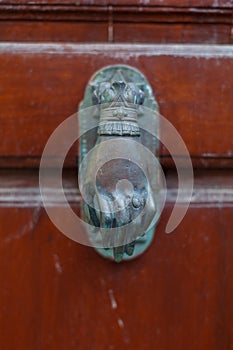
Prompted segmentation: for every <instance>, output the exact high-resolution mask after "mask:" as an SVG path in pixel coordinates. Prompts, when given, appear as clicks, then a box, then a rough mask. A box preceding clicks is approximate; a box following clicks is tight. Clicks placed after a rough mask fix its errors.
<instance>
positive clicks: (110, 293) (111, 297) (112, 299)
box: [108, 289, 117, 309]
mask: <svg viewBox="0 0 233 350" xmlns="http://www.w3.org/2000/svg"><path fill="white" fill-rule="evenodd" d="M108 294H109V298H110V302H111V306H112V309H116V308H117V302H116V299H115V297H114V294H113V290H112V289H109V290H108Z"/></svg>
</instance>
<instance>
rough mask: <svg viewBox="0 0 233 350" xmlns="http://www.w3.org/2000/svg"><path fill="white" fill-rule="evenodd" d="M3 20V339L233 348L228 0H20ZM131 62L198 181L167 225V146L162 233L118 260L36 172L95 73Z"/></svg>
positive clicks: (68, 184) (170, 196)
mask: <svg viewBox="0 0 233 350" xmlns="http://www.w3.org/2000/svg"><path fill="white" fill-rule="evenodd" d="M0 19H1V21H0V40H1V42H0V101H1V110H0V140H1V142H0V178H1V180H0V281H1V283H0V348H1V350H11V349H17V350H27V349H33V350H34V349H43V350H47V349H50V350H51V349H59V350H63V349H69V350H73V349H75V350H76V349H81V350H90V349H91V350H92V349H96V350H102V349H103V350H105V349H106V350H107V349H108V350H114V349H140V350H147V349H148V350H151V349H159V350H171V349H172V350H186V349H188V350H192V349H193V350H194V349H195V350H196V349H198V350H202V349H203V350H204V349H205V350H206V349H211V350H223V349H224V350H226V349H231V348H232V347H233V301H232V294H233V258H232V252H233V236H232V233H233V221H232V214H233V211H232V205H233V181H232V174H233V172H232V168H233V161H232V154H233V153H232V152H233V144H232V135H233V134H232V130H233V116H232V110H233V94H232V85H233V84H232V83H233V60H232V58H233V48H232V45H231V44H232V3H231V1H229V0H221V1H217V2H216V1H214V0H206V1H203V0H193V1H189V2H187V1H184V0H180V1H178V0H164V1H156V0H148V1H140V0H127V1H123V0H111V1H110V0H109V1H107V0H106V1H104V0H97V1H95V2H93V1H88V0H81V1H79V2H77V1H72V0H52V1H49V2H46V1H42V0H36V1H34V2H30V1H27V0H12V1H1V4H0ZM122 63H123V64H129V65H131V66H134V67H136V68H138V69H139V70H140V71H141V72H142V73H143V74H145V76H146V77H147V78H148V80H149V82H150V84H151V85H152V88H153V90H154V92H155V95H156V98H157V100H158V103H159V107H160V111H161V113H162V115H164V116H166V118H167V119H168V120H169V121H171V122H172V124H173V125H174V126H175V127H176V129H177V130H178V131H179V133H180V134H181V136H182V138H183V140H184V141H185V143H186V145H187V148H188V150H189V152H190V155H191V159H192V162H193V167H194V174H195V183H194V194H193V198H192V202H191V205H190V207H189V209H188V212H187V214H186V216H185V218H184V219H183V221H182V223H181V224H180V225H179V227H178V228H177V229H176V230H175V232H173V233H172V234H171V235H167V234H165V227H166V223H167V221H168V218H169V215H170V213H171V210H172V208H173V206H174V201H175V199H176V193H177V176H176V170H175V167H174V163H173V161H172V158H171V156H170V155H169V153H168V152H167V150H166V148H165V147H163V146H162V145H161V148H160V159H161V164H162V166H163V169H164V172H165V174H166V181H167V186H168V193H167V202H166V206H165V208H164V211H163V213H162V217H161V220H160V223H159V225H158V228H157V230H156V235H155V239H154V242H153V244H152V246H151V247H150V248H149V250H148V251H147V252H146V253H145V254H144V255H143V256H141V257H140V258H138V259H136V260H134V261H131V262H128V263H122V264H116V263H113V262H111V261H108V260H104V259H103V258H101V257H100V256H99V255H97V253H96V252H95V251H94V250H93V249H92V248H90V247H86V246H82V245H80V244H77V243H76V242H74V241H71V240H70V239H68V238H67V237H65V236H64V235H63V234H61V233H60V232H59V230H58V229H56V227H55V226H54V225H53V224H52V223H51V222H50V220H49V218H48V216H47V214H46V212H45V210H44V208H43V205H42V202H41V197H40V191H39V183H38V169H39V163H40V157H41V154H42V152H43V148H44V146H45V144H46V141H47V139H48V137H49V136H50V135H51V133H52V132H53V131H54V129H55V128H56V127H57V126H58V125H59V124H60V123H61V122H62V121H63V120H65V119H66V118H67V117H68V116H69V115H71V114H73V113H75V112H76V110H77V107H78V104H79V102H80V101H81V100H82V98H83V94H84V89H85V86H86V83H87V82H88V80H89V78H90V77H91V75H92V74H93V73H95V71H96V70H98V69H100V68H102V67H104V66H106V65H112V64H122ZM76 156H77V150H76V148H75V147H74V148H73V149H72V150H71V151H70V153H69V155H68V156H67V158H66V161H65V166H64V176H63V177H64V187H65V192H66V195H67V197H68V199H69V202H70V203H71V205H72V207H73V208H74V210H75V211H76V212H79V205H80V203H79V200H78V198H79V197H78V190H77V181H76V177H77V169H76ZM176 156H177V157H182V156H183V155H182V154H177V155H176ZM51 164H52V163H51ZM50 201H51V205H54V206H56V205H58V204H59V205H62V204H61V203H56V198H55V196H54V195H53V194H51V196H50Z"/></svg>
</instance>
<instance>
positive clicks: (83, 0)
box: [1, 0, 232, 8]
mask: <svg viewBox="0 0 233 350" xmlns="http://www.w3.org/2000/svg"><path fill="white" fill-rule="evenodd" d="M1 3H2V4H7V5H9V4H13V5H19V4H25V5H33V4H42V5H43V4H48V1H47V0H34V1H33V2H31V1H30V0H7V1H6V0H2V1H1ZM49 3H51V4H58V5H62V4H66V5H76V6H77V7H78V6H80V5H86V6H89V5H91V6H92V5H93V0H79V1H78V2H77V1H75V0H50V1H49ZM95 5H98V6H107V5H127V6H128V5H131V6H132V5H134V6H158V5H159V6H177V7H214V8H222V7H223V8H232V2H231V1H230V0H217V1H216V0H205V1H203V0H191V1H186V0H160V1H159V4H158V1H157V0H127V1H125V0H96V1H95Z"/></svg>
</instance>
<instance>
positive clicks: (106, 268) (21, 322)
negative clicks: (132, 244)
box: [0, 204, 233, 350]
mask: <svg viewBox="0 0 233 350" xmlns="http://www.w3.org/2000/svg"><path fill="white" fill-rule="evenodd" d="M169 211H170V207H169V206H167V207H166V209H165V212H164V214H163V216H162V219H161V222H160V224H159V227H158V230H157V233H156V237H155V240H154V242H153V245H152V246H151V248H150V249H149V250H148V252H146V253H145V254H144V255H143V256H142V257H141V258H139V259H137V260H135V261H133V262H130V263H125V264H122V265H117V264H115V263H111V262H108V261H106V260H104V259H103V258H101V257H99V256H98V255H97V254H96V253H95V252H94V250H92V249H91V248H88V247H85V246H81V245H79V244H77V243H75V242H72V241H70V240H69V239H67V238H66V237H65V236H63V235H62V234H60V233H59V232H58V231H57V230H56V229H55V227H54V226H53V225H52V223H51V222H50V221H49V220H48V218H47V216H46V214H45V212H44V210H43V209H41V208H40V207H34V208H32V207H31V208H16V207H13V208H1V209H0V237H1V244H0V277H1V288H0V327H1V334H0V344H1V349H2V350H8V349H13V348H16V347H17V349H28V348H31V349H45V350H47V349H63V348H64V347H67V348H69V349H70V350H73V349H77V348H78V349H84V350H89V349H97V350H98V349H99V350H105V349H106V350H107V349H117V348H118V349H119V348H122V349H127V348H129V349H133V348H137V349H140V350H150V349H153V348H154V347H156V348H159V349H171V348H174V343H175V344H176V348H177V349H179V350H186V349H190V350H194V349H195V350H196V349H197V348H198V349H200V350H204V349H207V348H208V349H213V350H219V349H222V348H224V349H227V348H230V347H231V346H232V338H233V334H232V329H233V323H232V322H233V319H232V313H233V304H232V280H233V269H232V254H231V252H232V248H233V246H232V245H233V241H232V225H231V223H232V208H229V207H228V206H225V205H224V204H223V205H221V207H219V206H218V207H215V208H201V207H199V208H198V207H190V209H189V211H188V213H187V215H186V217H185V219H184V220H183V222H182V224H181V225H180V226H179V228H178V229H177V230H176V232H174V233H173V234H171V235H166V234H165V233H164V229H165V224H166V222H167V220H168V216H169ZM12 218H14V220H12Z"/></svg>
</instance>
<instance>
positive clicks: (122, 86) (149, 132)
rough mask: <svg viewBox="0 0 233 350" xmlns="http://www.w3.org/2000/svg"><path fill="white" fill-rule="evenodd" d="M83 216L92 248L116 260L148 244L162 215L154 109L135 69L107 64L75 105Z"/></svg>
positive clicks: (156, 107)
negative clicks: (79, 131) (77, 121)
mask: <svg viewBox="0 0 233 350" xmlns="http://www.w3.org/2000/svg"><path fill="white" fill-rule="evenodd" d="M79 128H80V130H81V135H82V136H81V138H80V155H79V188H80V192H81V196H82V218H83V220H84V221H85V222H86V223H87V227H88V235H89V238H90V241H91V242H92V244H93V246H94V247H95V249H96V250H97V251H98V252H99V253H100V254H101V255H102V256H104V257H108V258H110V259H114V260H115V261H116V262H120V261H122V260H128V259H132V258H133V257H135V256H138V255H140V254H141V253H142V252H144V251H145V250H146V248H147V247H148V246H149V245H150V243H151V241H152V239H153V235H154V230H155V226H156V224H157V222H158V219H159V217H160V200H159V198H160V182H161V181H160V165H159V162H158V159H157V157H156V152H157V149H158V141H157V140H158V138H157V137H156V135H157V136H158V132H159V130H158V106H157V103H156V101H155V99H154V96H153V94H152V89H151V87H150V85H149V83H148V82H147V80H146V78H145V77H144V76H143V75H142V74H141V73H140V72H139V71H138V70H136V69H134V68H132V67H129V66H124V65H116V66H108V67H105V68H103V69H101V70H100V71H98V72H97V73H96V74H95V75H94V76H93V77H92V78H91V79H90V81H89V83H88V85H87V88H86V91H85V95H84V100H83V101H82V103H81V104H80V107H79Z"/></svg>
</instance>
